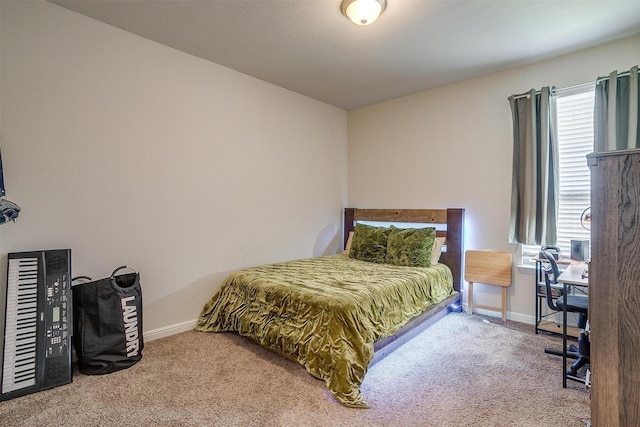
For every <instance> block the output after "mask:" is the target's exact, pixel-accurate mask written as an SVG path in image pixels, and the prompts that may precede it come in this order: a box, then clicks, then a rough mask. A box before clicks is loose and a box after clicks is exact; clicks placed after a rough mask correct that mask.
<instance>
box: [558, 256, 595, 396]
mask: <svg viewBox="0 0 640 427" xmlns="http://www.w3.org/2000/svg"><path fill="white" fill-rule="evenodd" d="M587 267H588V265H587V264H585V263H580V264H571V265H569V266H567V268H566V269H565V270H564V271H563V272H562V274H560V276H558V279H557V280H558V283H562V292H563V294H564V295H565V301H566V295H567V285H573V286H582V287H585V288H586V287H588V286H589V279H588V278H586V277H584V276H585V273H586V271H587ZM567 378H570V379H572V380H575V381H581V382H584V381H583V380H582V379H581V378H578V377H571V376H569V375H567V304H566V303H565V304H563V305H562V387H564V388H566V387H567Z"/></svg>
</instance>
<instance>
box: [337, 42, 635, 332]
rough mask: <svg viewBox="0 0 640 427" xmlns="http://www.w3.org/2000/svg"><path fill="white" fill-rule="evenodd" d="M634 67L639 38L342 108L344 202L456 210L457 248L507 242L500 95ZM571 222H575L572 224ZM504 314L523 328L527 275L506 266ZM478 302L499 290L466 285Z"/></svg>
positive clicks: (493, 301)
mask: <svg viewBox="0 0 640 427" xmlns="http://www.w3.org/2000/svg"><path fill="white" fill-rule="evenodd" d="M638 63H640V35H636V36H634V37H630V38H626V39H623V40H620V41H617V42H614V43H610V44H606V45H602V46H600V47H596V48H593V49H589V50H585V51H582V52H578V53H575V54H571V55H566V56H563V57H559V58H556V59H553V60H549V61H545V62H541V63H537V64H534V65H529V66H523V67H520V68H516V69H511V70H508V71H503V72H497V73H493V74H490V75H486V76H483V77H479V78H474V79H470V80H466V81H463V82H459V83H456V84H451V85H448V86H444V87H440V88H437V89H434V90H429V91H425V92H421V93H417V94H414V95H411V96H406V97H403V98H399V99H394V100H391V101H387V102H382V103H378V104H375V105H371V106H367V107H363V108H360V109H356V110H352V111H349V155H348V159H349V162H348V176H349V205H350V206H354V207H386V208H395V207H405V208H409V207H411V208H429V207H463V208H466V219H467V229H466V231H467V234H466V249H491V250H503V251H511V252H513V253H514V256H516V255H517V254H516V251H517V248H516V245H511V244H508V243H507V237H508V226H509V209H510V200H511V199H510V197H511V170H512V126H511V112H510V109H509V103H508V101H507V97H508V96H510V95H512V94H514V93H523V92H526V91H527V90H529V89H531V88H535V89H540V88H541V87H542V86H548V85H555V86H556V87H558V88H562V87H568V86H573V85H577V84H581V83H586V82H590V81H594V80H595V79H596V77H598V76H603V75H608V74H609V72H611V71H612V70H614V69H618V70H620V71H624V70H628V69H629V68H631V66H633V65H636V64H638ZM577 220H578V219H577V218H576V221H577ZM514 279H515V283H514V284H513V285H512V286H511V287H510V288H509V289H508V310H509V311H510V312H511V313H510V316H511V318H514V319H516V320H520V321H529V322H533V315H534V308H535V305H534V288H533V283H534V279H533V277H532V276H530V275H523V274H520V273H519V272H518V270H516V274H515V277H514ZM474 296H475V298H474V300H475V301H476V302H477V303H479V304H484V305H490V306H498V307H499V306H500V301H501V300H500V290H499V289H495V288H490V287H488V286H476V287H474Z"/></svg>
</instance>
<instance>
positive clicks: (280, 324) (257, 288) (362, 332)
mask: <svg viewBox="0 0 640 427" xmlns="http://www.w3.org/2000/svg"><path fill="white" fill-rule="evenodd" d="M452 282H453V280H452V275H451V271H450V270H449V268H448V267H447V266H445V265H443V264H438V265H436V266H434V267H427V268H419V267H399V266H393V265H389V264H375V263H370V262H365V261H359V260H356V259H353V258H349V257H347V256H344V255H331V256H325V257H319V258H309V259H302V260H297V261H290V262H283V263H278V264H270V265H264V266H260V267H254V268H248V269H244V270H240V271H237V272H235V273H232V274H231V275H229V277H227V279H226V280H225V281H224V283H223V284H222V286H221V288H220V290H219V291H218V292H217V293H216V294H215V295H214V296H213V297H212V299H211V300H210V301H209V302H208V303H207V304H206V305H205V306H204V308H203V309H202V313H201V314H200V317H199V319H198V323H197V325H196V328H195V329H196V330H198V331H203V332H223V331H235V332H238V333H239V334H240V335H244V336H247V337H250V338H252V339H254V340H256V341H257V342H259V343H260V344H261V345H262V346H264V347H266V348H268V349H271V350H274V351H276V352H279V353H282V354H284V355H286V356H288V357H290V358H292V359H294V360H296V361H298V362H299V363H300V364H302V365H303V366H304V367H305V368H306V369H307V371H309V372H310V373H311V374H312V375H314V376H315V377H317V378H320V379H323V380H324V381H325V383H326V385H327V388H328V389H329V391H330V393H331V394H332V395H333V397H334V398H335V399H336V400H337V401H338V402H340V403H342V404H343V405H345V406H350V407H363V408H366V407H368V406H367V404H366V402H365V401H364V399H363V397H362V393H361V392H360V385H361V384H362V381H363V380H364V376H365V373H366V372H367V368H368V366H369V363H370V362H371V359H372V357H373V343H374V342H375V341H377V340H379V339H381V338H384V337H386V336H389V335H392V334H393V333H395V332H396V331H397V330H398V329H400V328H401V327H402V326H403V325H404V324H406V323H407V322H408V321H409V320H410V319H411V318H413V317H415V316H416V315H418V314H420V313H421V312H423V311H424V310H425V309H426V308H427V307H428V306H429V305H431V304H435V303H438V302H440V301H442V300H443V299H445V298H446V297H448V296H449V295H451V294H453V293H455V291H454V290H453V287H452Z"/></svg>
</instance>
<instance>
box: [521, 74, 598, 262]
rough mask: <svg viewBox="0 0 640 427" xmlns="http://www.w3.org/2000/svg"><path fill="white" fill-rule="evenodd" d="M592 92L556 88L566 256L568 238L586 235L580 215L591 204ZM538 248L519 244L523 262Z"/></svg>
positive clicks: (560, 230) (561, 221) (561, 229)
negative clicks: (588, 158)
mask: <svg viewBox="0 0 640 427" xmlns="http://www.w3.org/2000/svg"><path fill="white" fill-rule="evenodd" d="M594 94H595V92H594V85H593V84H590V85H581V86H578V87H576V88H572V89H564V90H563V89H560V90H558V91H557V92H556V99H557V118H558V154H559V155H558V157H559V159H558V160H559V165H558V171H559V175H560V176H559V181H560V182H559V187H560V188H559V200H558V246H559V247H560V249H561V250H562V253H563V254H564V255H566V256H570V254H571V240H589V238H590V232H589V230H586V229H585V228H583V227H582V225H581V223H580V217H581V215H582V212H583V211H584V210H585V209H586V208H588V207H589V205H590V204H591V192H590V188H591V175H590V173H589V167H588V166H587V158H586V156H587V154H589V153H591V152H593V104H594V97H595V95H594ZM587 227H588V226H587ZM539 250H540V248H539V247H537V246H528V245H523V247H522V262H523V264H527V263H529V262H530V259H531V257H534V256H536V255H537V253H538V251H539Z"/></svg>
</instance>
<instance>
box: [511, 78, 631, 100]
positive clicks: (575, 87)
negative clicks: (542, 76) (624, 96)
mask: <svg viewBox="0 0 640 427" xmlns="http://www.w3.org/2000/svg"><path fill="white" fill-rule="evenodd" d="M627 74H629V73H627ZM607 78H608V77H607ZM593 84H595V82H587V83H580V84H578V85H573V86H567V87H563V88H560V89H555V88H552V89H551V90H550V91H549V92H550V93H551V94H552V95H556V94H557V93H558V92H564V91H566V90H572V89H578V88H581V87H583V86H584V87H586V86H591V85H593ZM535 94H536V95H539V94H540V91H539V90H537V91H536V92H535ZM528 97H529V93H523V94H520V95H516V96H514V97H513V99H520V98H528Z"/></svg>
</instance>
